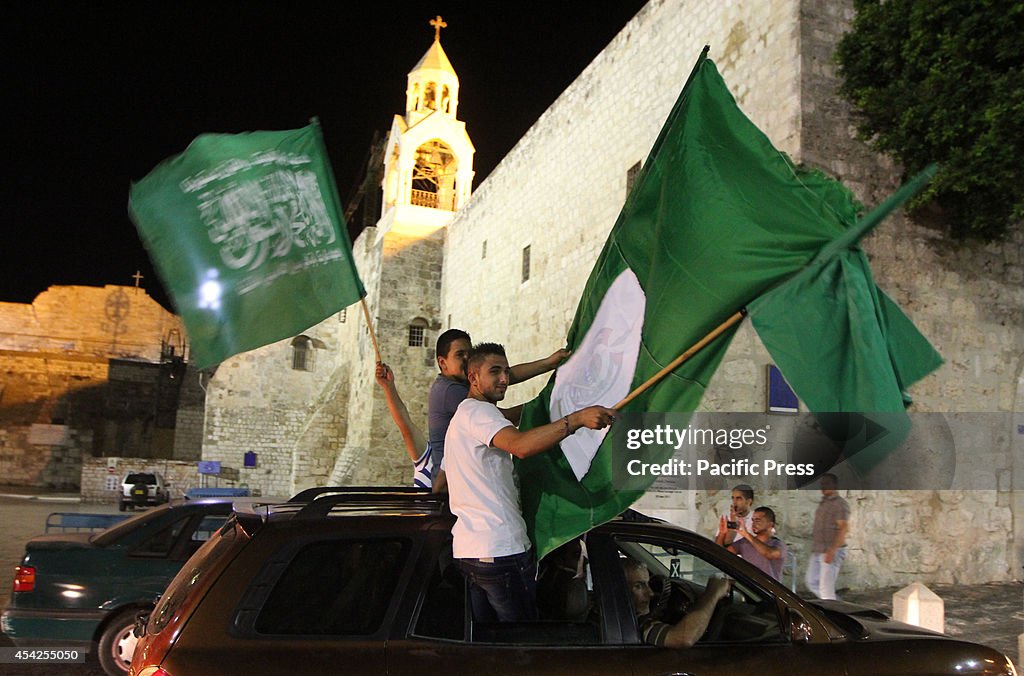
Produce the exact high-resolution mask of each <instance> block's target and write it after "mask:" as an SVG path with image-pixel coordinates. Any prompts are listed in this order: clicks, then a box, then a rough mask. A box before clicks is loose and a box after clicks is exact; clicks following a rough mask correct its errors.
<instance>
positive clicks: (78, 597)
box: [2, 498, 231, 674]
mask: <svg viewBox="0 0 1024 676" xmlns="http://www.w3.org/2000/svg"><path fill="white" fill-rule="evenodd" d="M230 513H231V500H230V499H223V498H222V499H208V500H196V501H189V502H186V501H181V500H176V501H173V502H171V503H169V504H166V505H162V506H160V507H157V508H155V509H151V510H148V511H146V512H144V513H141V514H137V515H134V516H131V517H129V518H128V519H125V520H123V521H121V522H120V523H118V524H117V525H114V526H112V527H110V528H107V529H106V530H102V531H99V532H96V533H89V532H82V533H76V532H67V533H60V534H56V533H55V534H50V535H41V536H39V537H36V538H33V539H31V540H29V541H28V543H27V544H26V545H25V556H24V557H23V558H22V560H21V565H19V566H17V567H16V568H15V574H14V589H13V593H12V595H11V601H10V603H9V605H8V606H7V608H6V609H5V610H4V611H3V615H2V627H3V631H4V633H5V634H7V635H8V637H9V638H10V639H11V640H12V641H13V642H14V643H15V644H16V645H18V646H45V647H54V646H62V647H77V648H81V649H85V650H89V651H90V652H98V657H99V662H100V664H101V665H102V666H103V668H104V670H105V671H106V672H107V673H108V674H124V673H126V672H127V671H128V664H129V662H130V661H131V656H132V651H133V649H134V646H135V642H136V639H135V637H134V636H133V635H132V626H133V625H134V623H135V618H136V615H137V614H138V613H140V612H144V611H147V612H148V611H149V610H151V609H152V608H153V604H154V602H155V601H156V599H157V597H159V595H160V594H161V593H163V590H164V588H165V587H166V586H167V583H168V582H169V581H170V580H171V578H173V577H174V574H175V573H177V572H178V569H180V568H181V566H182V564H184V563H185V561H187V560H188V558H189V557H190V556H191V555H192V554H193V553H195V551H196V550H197V549H198V548H199V546H200V545H202V544H203V542H205V541H206V540H207V539H209V537H210V535H211V534H212V533H213V532H214V531H216V530H217V529H218V528H220V527H221V526H222V525H223V524H224V522H225V521H226V520H227V518H228V516H229V515H230ZM89 516H91V517H95V516H97V515H89ZM75 523H77V522H74V523H73V525H74V524H75Z"/></svg>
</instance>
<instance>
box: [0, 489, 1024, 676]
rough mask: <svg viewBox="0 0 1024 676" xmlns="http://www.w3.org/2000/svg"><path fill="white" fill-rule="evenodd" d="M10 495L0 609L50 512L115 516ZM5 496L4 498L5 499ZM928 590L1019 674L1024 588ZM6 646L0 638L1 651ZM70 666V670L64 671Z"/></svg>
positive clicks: (0, 544) (871, 594)
mask: <svg viewBox="0 0 1024 676" xmlns="http://www.w3.org/2000/svg"><path fill="white" fill-rule="evenodd" d="M10 493H11V491H5V490H4V489H3V488H2V487H0V522H2V523H3V524H4V529H3V534H2V535H0V575H2V579H0V607H2V606H5V605H6V604H7V601H8V600H9V599H10V593H11V583H10V580H11V576H12V575H13V571H14V566H15V565H17V563H18V562H19V561H20V559H21V556H22V554H23V552H24V544H25V541H26V540H28V539H29V538H31V537H32V536H34V535H38V534H40V533H42V532H43V530H44V525H45V523H46V516H47V515H48V514H50V513H51V512H85V513H93V514H95V513H114V512H116V511H117V509H116V507H114V506H113V505H92V504H81V503H79V502H77V501H73V496H47V497H46V498H45V499H27V498H24V497H9V494H10ZM5 494H6V495H5ZM897 590H898V588H896V587H887V588H884V589H877V590H845V591H842V592H841V594H842V596H843V600H846V601H849V602H851V603H857V604H860V605H865V606H868V607H871V608H877V609H878V610H881V611H882V612H884V613H886V614H887V615H888V614H891V612H892V595H893V593H894V592H896V591H897ZM932 590H933V591H934V592H935V593H937V594H938V595H939V596H940V597H942V599H943V601H944V603H945V611H946V633H947V634H949V635H950V636H954V637H957V638H960V639H963V640H966V641H973V642H976V643H983V644H985V645H989V646H992V647H993V648H996V649H997V650H999V651H1001V652H1003V653H1005V654H1007V655H1009V656H1010V657H1011V658H1012V659H1014V660H1015V661H1016V664H1017V668H1018V670H1020V669H1021V666H1024V665H1021V663H1020V661H1019V655H1018V653H1017V635H1018V634H1021V633H1024V584H1022V583H1018V582H1006V583H993V584H983V585H935V586H933V587H932ZM9 645H11V643H10V641H9V640H7V638H6V637H5V636H0V646H9ZM69 666H70V667H71V668H70V669H69ZM82 666H83V665H63V666H58V665H40V666H32V667H25V666H20V665H19V666H14V665H0V675H6V674H12V675H13V674H17V675H18V676H23V675H24V676H44V675H46V674H55V673H68V672H69V671H71V672H73V673H76V674H82V675H84V676H102V671H100V670H99V667H98V665H96V664H95V663H92V664H89V665H85V667H86V668H84V669H83V668H82Z"/></svg>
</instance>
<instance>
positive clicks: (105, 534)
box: [89, 505, 170, 547]
mask: <svg viewBox="0 0 1024 676" xmlns="http://www.w3.org/2000/svg"><path fill="white" fill-rule="evenodd" d="M168 509H170V507H169V506H168V505H163V506H161V507H155V508H153V509H150V510H148V511H146V512H142V513H141V514H136V515H135V516H132V517H129V518H127V519H125V520H124V521H122V522H120V523H118V524H115V525H113V526H111V527H110V528H108V529H106V530H101V531H100V532H99V533H96V534H95V535H93V536H92V537H91V538H89V542H91V543H93V544H94V545H98V546H100V547H106V546H107V545H109V544H112V543H114V542H117V541H118V540H120V539H121V538H122V537H124V536H125V535H127V534H128V533H131V532H132V531H134V530H135V529H136V528H138V527H139V526H141V525H142V524H143V523H145V522H146V521H149V520H150V519H155V518H158V517H159V516H160V515H162V514H164V513H165V512H166V511H167V510H168Z"/></svg>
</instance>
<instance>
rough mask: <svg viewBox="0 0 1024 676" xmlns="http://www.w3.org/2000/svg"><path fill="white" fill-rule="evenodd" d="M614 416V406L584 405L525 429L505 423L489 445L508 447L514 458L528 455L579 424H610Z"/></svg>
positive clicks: (597, 428)
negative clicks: (521, 429)
mask: <svg viewBox="0 0 1024 676" xmlns="http://www.w3.org/2000/svg"><path fill="white" fill-rule="evenodd" d="M616 416H617V412H616V411H615V409H611V408H605V407H604V406H588V407H587V408H583V409H580V410H579V411H576V412H575V413H570V414H569V415H567V416H565V417H564V418H559V419H558V420H556V421H555V422H552V423H548V424H547V425H541V426H540V427H534V428H533V429H532V430H527V431H525V432H520V431H519V430H518V429H516V428H515V427H512V426H509V427H505V428H503V429H501V430H500V431H498V433H497V434H495V435H494V438H493V439H492V440H491V446H494V447H495V448H500V449H501V450H503V451H508V452H509V453H511V454H512V455H514V456H516V457H517V458H528V457H530V456H531V455H536V454H538V453H542V452H544V451H546V450H548V449H549V448H551V447H553V446H554V445H555V444H557V443H558V442H559V441H561V440H562V439H565V438H566V437H567V436H569V435H570V434H572V433H573V432H575V431H576V430H578V429H580V428H581V427H586V428H588V429H592V430H599V429H603V428H605V427H607V426H608V425H611V424H612V423H613V422H614V421H615V418H616Z"/></svg>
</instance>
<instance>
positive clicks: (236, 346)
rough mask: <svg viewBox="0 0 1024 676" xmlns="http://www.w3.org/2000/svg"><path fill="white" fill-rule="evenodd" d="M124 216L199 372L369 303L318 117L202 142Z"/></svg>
mask: <svg viewBox="0 0 1024 676" xmlns="http://www.w3.org/2000/svg"><path fill="white" fill-rule="evenodd" d="M128 207H129V213H130V215H131V217H132V220H133V221H134V222H135V225H136V227H137V228H138V230H139V235H140V237H141V238H142V241H143V243H144V244H145V245H146V248H147V250H148V251H149V255H150V257H151V258H152V260H153V263H154V265H155V267H156V269H157V272H158V273H159V275H160V277H161V279H162V280H163V282H164V285H165V286H166V287H167V290H168V291H169V292H170V295H171V297H172V299H173V301H174V305H175V307H176V309H177V312H178V314H179V315H180V316H181V318H182V320H183V321H184V323H185V329H186V330H187V331H188V336H189V343H190V347H191V356H192V361H193V362H195V364H196V366H197V367H198V368H205V367H208V366H213V365H215V364H217V363H219V362H221V361H223V360H224V359H226V358H228V357H230V356H231V355H234V354H238V353H240V352H244V351H246V350H251V349H254V348H257V347H260V346H262V345H267V344H269V343H272V342H274V341H277V340H282V339H284V338H288V337H291V336H294V335H296V334H298V333H301V332H302V331H304V330H306V329H307V328H309V327H310V326H313V325H314V324H317V323H318V322H320V321H322V320H324V319H325V318H327V317H328V316H330V315H331V314H333V313H335V312H338V311H340V310H341V309H342V308H345V307H347V306H349V305H351V304H352V303H355V302H356V301H358V300H360V299H361V298H362V297H363V296H365V295H366V291H365V290H364V288H363V284H362V282H361V281H360V280H359V276H358V274H357V273H356V269H355V264H354V262H353V260H352V247H351V244H350V243H349V240H348V233H347V231H346V228H345V221H344V217H343V216H342V211H341V208H340V201H339V199H338V192H337V187H336V185H335V181H334V176H333V174H332V172H331V167H330V162H329V160H328V158H327V152H326V149H325V146H324V141H323V135H322V133H321V130H320V125H319V123H318V122H317V120H315V119H314V120H313V121H312V122H311V123H310V124H309V125H308V126H306V127H303V128H301V129H294V130H288V131H256V132H249V133H242V134H203V135H201V136H199V137H197V138H196V139H195V140H194V141H193V142H192V143H191V144H190V145H189V146H188V148H187V149H186V150H185V151H184V152H183V153H181V154H180V155H177V156H175V157H172V158H170V159H168V160H165V161H164V162H162V163H161V164H160V165H159V166H157V167H156V168H155V169H153V171H151V172H150V173H149V175H147V176H146V177H145V178H143V179H142V180H140V181H139V182H138V183H135V184H134V185H132V187H131V191H130V196H129V202H128Z"/></svg>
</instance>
